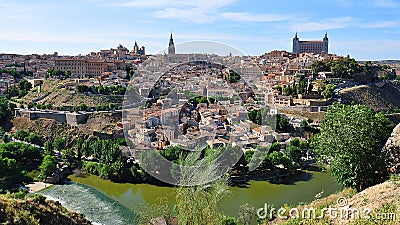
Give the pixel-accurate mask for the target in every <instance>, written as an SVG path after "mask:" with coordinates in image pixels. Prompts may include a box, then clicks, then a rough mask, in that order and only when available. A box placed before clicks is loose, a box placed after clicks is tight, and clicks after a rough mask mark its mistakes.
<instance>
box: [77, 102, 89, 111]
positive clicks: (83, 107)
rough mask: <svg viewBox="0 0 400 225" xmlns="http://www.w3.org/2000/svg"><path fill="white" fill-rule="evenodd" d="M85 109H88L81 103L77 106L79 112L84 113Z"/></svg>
mask: <svg viewBox="0 0 400 225" xmlns="http://www.w3.org/2000/svg"><path fill="white" fill-rule="evenodd" d="M87 108H88V107H87V106H86V104H85V103H81V104H80V105H79V109H80V110H81V111H86V110H87Z"/></svg>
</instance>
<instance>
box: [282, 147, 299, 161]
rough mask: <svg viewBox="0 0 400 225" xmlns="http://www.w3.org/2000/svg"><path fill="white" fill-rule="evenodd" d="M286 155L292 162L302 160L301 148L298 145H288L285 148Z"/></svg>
mask: <svg viewBox="0 0 400 225" xmlns="http://www.w3.org/2000/svg"><path fill="white" fill-rule="evenodd" d="M285 155H286V156H287V157H289V159H290V160H291V161H292V162H295V163H298V164H300V162H301V160H300V159H301V149H300V148H299V147H298V146H293V145H291V146H288V147H287V148H286V149H285Z"/></svg>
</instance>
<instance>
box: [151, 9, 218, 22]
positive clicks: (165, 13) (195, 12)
mask: <svg viewBox="0 0 400 225" xmlns="http://www.w3.org/2000/svg"><path fill="white" fill-rule="evenodd" d="M153 15H154V16H155V17H158V18H162V19H182V20H184V21H187V22H195V23H208V22H211V21H213V20H215V19H216V16H215V15H213V14H211V13H208V12H206V11H204V10H202V9H199V8H194V9H180V8H167V9H164V10H158V11H155V12H154V13H153Z"/></svg>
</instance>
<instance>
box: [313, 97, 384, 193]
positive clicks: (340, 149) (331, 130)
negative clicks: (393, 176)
mask: <svg viewBox="0 0 400 225" xmlns="http://www.w3.org/2000/svg"><path fill="white" fill-rule="evenodd" d="M389 135H390V130H389V129H388V127H387V119H386V118H385V117H384V116H383V114H380V113H378V114H375V113H374V111H373V110H372V109H369V108H367V107H366V106H363V105H343V104H334V105H332V106H331V107H330V108H329V110H328V111H327V112H326V114H325V117H324V120H323V122H322V124H321V132H320V133H319V134H317V135H316V136H315V138H314V139H313V146H314V147H315V151H316V153H318V156H319V160H321V161H324V162H328V163H330V167H331V173H332V175H333V176H335V177H336V179H337V180H338V182H339V183H340V184H342V185H344V186H346V187H352V188H356V189H357V190H363V189H365V188H367V187H369V186H372V185H374V184H377V183H379V182H381V181H382V180H384V179H385V178H386V175H387V173H386V172H387V171H386V170H387V165H386V160H385V159H384V157H383V155H382V152H381V149H382V147H383V145H384V143H385V141H386V140H387V138H388V137H389Z"/></svg>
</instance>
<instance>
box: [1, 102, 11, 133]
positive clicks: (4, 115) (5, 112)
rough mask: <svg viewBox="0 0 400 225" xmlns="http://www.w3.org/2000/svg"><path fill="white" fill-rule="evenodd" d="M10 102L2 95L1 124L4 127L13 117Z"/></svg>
mask: <svg viewBox="0 0 400 225" xmlns="http://www.w3.org/2000/svg"><path fill="white" fill-rule="evenodd" d="M11 110H12V109H11V107H10V104H9V102H8V100H7V99H6V98H4V97H3V96H0V126H1V127H4V126H5V125H6V124H7V123H8V122H9V121H10V119H11V118H12V115H13V114H12V111H11Z"/></svg>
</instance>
